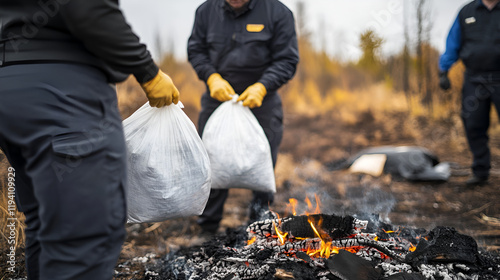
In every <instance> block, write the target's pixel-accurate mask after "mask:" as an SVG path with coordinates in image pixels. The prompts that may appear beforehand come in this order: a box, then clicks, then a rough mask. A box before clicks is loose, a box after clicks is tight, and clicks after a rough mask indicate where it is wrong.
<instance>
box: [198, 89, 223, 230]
mask: <svg viewBox="0 0 500 280" xmlns="http://www.w3.org/2000/svg"><path fill="white" fill-rule="evenodd" d="M220 104H221V102H219V101H217V100H215V99H213V98H211V97H210V96H209V94H208V93H205V94H203V96H202V98H201V112H200V115H199V117H198V133H199V134H200V137H201V136H202V135H203V130H204V129H205V125H206V123H207V121H208V118H209V117H210V116H211V115H212V113H213V112H214V111H215V109H217V107H219V105H220ZM228 194H229V192H228V190H222V189H221V190H213V189H212V190H210V196H209V198H208V201H207V205H206V206H205V209H204V210H203V213H202V214H201V215H200V216H199V218H198V221H197V223H198V224H199V225H200V226H201V228H202V229H203V231H206V232H211V233H215V232H217V229H218V228H219V223H220V221H221V220H222V214H223V212H224V203H225V202H226V199H227V197H228Z"/></svg>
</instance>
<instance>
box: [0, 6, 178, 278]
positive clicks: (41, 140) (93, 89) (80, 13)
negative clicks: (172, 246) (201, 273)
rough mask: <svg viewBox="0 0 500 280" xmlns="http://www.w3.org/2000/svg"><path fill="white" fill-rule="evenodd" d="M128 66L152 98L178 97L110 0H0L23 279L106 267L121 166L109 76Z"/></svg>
mask: <svg viewBox="0 0 500 280" xmlns="http://www.w3.org/2000/svg"><path fill="white" fill-rule="evenodd" d="M130 74H133V75H134V77H135V78H136V79H137V81H138V82H139V83H140V84H141V86H142V88H143V89H144V91H145V93H146V96H147V97H148V99H149V103H150V105H151V106H155V107H162V106H166V105H169V104H171V103H172V102H173V103H177V101H178V99H179V92H178V91H177V89H176V87H175V86H174V84H173V82H172V80H171V79H170V78H169V77H168V76H167V75H166V74H164V73H163V72H162V71H160V70H159V69H158V67H157V66H156V65H155V63H154V61H153V59H152V58H151V55H150V53H149V51H148V50H147V48H146V46H145V45H143V44H141V43H140V42H139V38H138V37H137V36H136V35H135V34H134V33H133V31H132V29H131V28H130V26H129V25H128V24H127V23H126V20H125V18H124V16H123V14H122V12H121V10H120V8H119V5H118V0H71V1H68V0H64V1H63V0H54V1H35V0H1V1H0V148H1V150H2V151H3V152H4V154H5V155H6V157H7V159H8V160H9V162H10V164H11V165H12V168H14V169H15V171H13V172H12V174H13V177H12V178H13V181H10V182H9V186H11V185H13V186H15V198H16V204H17V207H18V209H19V210H20V211H22V212H23V213H24V215H25V217H26V220H25V223H26V228H25V233H26V235H25V236H26V240H25V263H26V268H27V269H26V270H27V275H28V279H29V280H38V279H41V280H88V279H92V280H101V279H102V280H104V279H112V277H113V275H114V268H115V265H116V262H117V260H118V256H119V254H120V251H121V246H122V244H123V241H124V239H125V234H126V232H125V221H126V214H127V212H126V205H125V201H126V200H125V183H126V178H127V176H126V150H125V139H124V135H123V127H122V122H121V117H120V114H119V112H118V107H117V100H116V90H115V88H114V85H113V83H115V82H119V81H123V80H124V79H126V78H127V77H128V76H129V75H130ZM11 170H12V169H11ZM2 171H3V170H2ZM2 171H0V172H2ZM12 223H14V221H13V222H12ZM10 246H14V245H13V244H11V245H10ZM19 258H20V256H19ZM3 267H5V266H4V265H3V264H2V268H3ZM17 269H19V268H17ZM3 272H4V273H5V274H2V275H3V276H5V277H6V278H5V279H7V278H11V277H9V273H10V271H3ZM11 276H15V275H11ZM1 278H2V279H4V278H3V277H1Z"/></svg>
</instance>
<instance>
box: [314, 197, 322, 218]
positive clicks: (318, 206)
mask: <svg viewBox="0 0 500 280" xmlns="http://www.w3.org/2000/svg"><path fill="white" fill-rule="evenodd" d="M314 199H316V209H315V210H314V214H320V213H321V202H320V201H319V196H318V195H317V194H314Z"/></svg>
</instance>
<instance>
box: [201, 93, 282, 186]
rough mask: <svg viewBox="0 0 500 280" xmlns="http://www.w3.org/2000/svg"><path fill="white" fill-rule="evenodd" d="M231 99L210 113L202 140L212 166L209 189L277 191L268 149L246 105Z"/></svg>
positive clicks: (259, 127)
mask: <svg viewBox="0 0 500 280" xmlns="http://www.w3.org/2000/svg"><path fill="white" fill-rule="evenodd" d="M236 99H237V96H235V97H234V98H233V100H230V101H226V102H224V103H222V104H221V105H220V106H219V107H218V108H217V109H216V110H215V111H214V112H213V113H212V115H211V116H210V118H209V119H208V121H207V124H206V125H205V129H204V130H203V135H202V137H201V138H202V140H203V143H204V144H205V148H206V149H207V152H208V156H209V158H210V165H211V167H212V189H229V188H244V189H251V190H256V191H265V192H276V182H275V179H274V169H273V160H272V157H271V148H270V146H269V142H268V140H267V138H266V135H265V134H264V130H263V129H262V127H261V126H260V125H259V122H258V121H257V119H256V118H255V116H254V115H253V113H252V112H251V111H250V109H249V108H248V107H244V106H243V105H242V104H241V102H238V103H237V102H236Z"/></svg>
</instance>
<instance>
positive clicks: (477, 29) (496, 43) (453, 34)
mask: <svg viewBox="0 0 500 280" xmlns="http://www.w3.org/2000/svg"><path fill="white" fill-rule="evenodd" d="M459 58H460V59H461V60H462V61H463V62H464V64H465V66H466V68H467V71H468V72H469V74H476V73H477V74H482V73H488V72H499V71H500V4H497V5H496V6H495V8H494V9H493V10H491V11H489V10H488V9H487V8H486V6H484V4H483V3H482V1H481V0H475V1H473V2H471V3H469V4H467V5H465V6H464V7H463V8H462V9H461V10H460V12H459V14H458V16H457V18H456V20H455V22H454V23H453V26H452V27H451V30H450V33H449V35H448V38H447V41H446V52H445V53H444V54H443V55H442V56H441V58H440V60H439V68H440V70H441V71H448V69H450V67H451V66H452V65H453V64H454V63H455V62H456V61H457V60H458V59H459Z"/></svg>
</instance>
